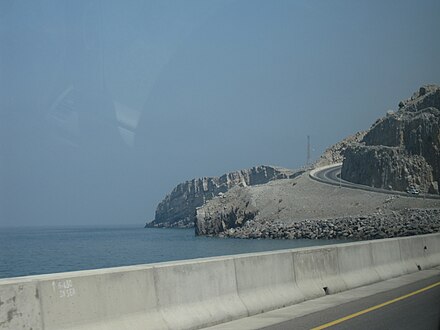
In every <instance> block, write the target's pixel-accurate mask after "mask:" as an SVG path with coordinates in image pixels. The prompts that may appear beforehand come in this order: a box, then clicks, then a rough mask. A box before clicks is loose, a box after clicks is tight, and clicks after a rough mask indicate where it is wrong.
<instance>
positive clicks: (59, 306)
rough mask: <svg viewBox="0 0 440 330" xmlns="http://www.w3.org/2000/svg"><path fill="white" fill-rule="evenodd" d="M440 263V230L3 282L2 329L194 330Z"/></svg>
mask: <svg viewBox="0 0 440 330" xmlns="http://www.w3.org/2000/svg"><path fill="white" fill-rule="evenodd" d="M438 265H440V234H431V235H424V236H413V237H407V238H396V239H384V240H375V241H364V242H356V243H344V244H338V245H332V246H325V247H314V248H302V249H294V250H283V251H276V252H265V253H254V254H246V255H237V256H229V257H217V258H205V259H195V260H188V261H180V262H168V263H158V264H150V265H141V266H131V267H118V268H109V269H99V270H91V271H79V272H70V273H60V274H51V275H39V276H29V277H22V278H12V279H2V280H0V329H1V330H5V329H8V330H15V329H30V328H32V330H55V329H56V330H66V329H70V330H80V329H81V330H104V329H105V330H116V329H118V330H120V329H130V330H137V329H197V328H201V327H206V326H210V325H213V324H217V323H222V322H227V321H230V320H233V319H237V318H241V317H245V316H248V315H253V314H256V313H261V312H264V311H268V310H271V309H275V308H280V307H283V306H287V305H292V304H294V303H296V302H299V301H302V300H304V299H311V298H315V297H319V296H323V295H325V294H331V293H335V292H339V291H343V290H347V289H351V288H354V287H357V286H361V285H365V284H369V283H373V282H377V281H380V280H384V279H388V278H391V277H395V276H399V275H402V274H406V273H410V272H415V271H418V270H419V269H427V268H429V267H434V266H438Z"/></svg>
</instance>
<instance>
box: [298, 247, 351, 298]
mask: <svg viewBox="0 0 440 330" xmlns="http://www.w3.org/2000/svg"><path fill="white" fill-rule="evenodd" d="M292 254H293V266H294V270H295V278H296V283H297V285H298V287H299V289H300V290H301V292H303V294H304V296H305V297H306V298H307V299H313V298H317V297H320V296H324V295H326V294H331V293H336V292H340V291H344V290H346V289H347V285H346V284H345V282H344V280H343V279H342V278H341V276H340V272H339V264H338V254H337V248H336V247H335V246H327V247H320V248H304V249H297V250H294V251H293V252H292Z"/></svg>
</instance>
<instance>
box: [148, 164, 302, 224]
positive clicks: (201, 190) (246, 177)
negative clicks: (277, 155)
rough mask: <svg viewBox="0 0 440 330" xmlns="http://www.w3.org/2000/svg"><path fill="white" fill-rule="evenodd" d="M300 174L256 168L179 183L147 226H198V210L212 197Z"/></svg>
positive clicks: (278, 168) (284, 170) (268, 167)
mask: <svg viewBox="0 0 440 330" xmlns="http://www.w3.org/2000/svg"><path fill="white" fill-rule="evenodd" d="M301 173H302V172H300V171H292V170H289V169H285V168H281V167H276V166H264V165H263V166H256V167H252V168H250V169H245V170H240V171H235V172H230V173H226V174H223V175H222V176H220V177H203V178H197V179H192V180H189V181H185V182H183V183H180V184H178V185H177V186H176V187H175V188H174V189H173V190H172V191H171V193H170V194H168V195H167V196H165V198H164V199H163V200H162V201H161V202H160V203H159V205H158V206H157V208H156V213H155V217H154V220H153V221H152V222H150V223H147V224H146V227H167V228H171V227H178V228H188V227H194V215H195V214H196V208H198V207H200V206H202V205H203V204H205V203H206V202H207V201H209V200H211V199H212V198H214V197H216V196H219V195H222V194H224V193H226V192H227V191H228V190H229V189H231V188H233V187H235V186H240V187H248V186H254V185H259V184H265V183H268V182H270V181H273V180H279V179H289V178H294V177H296V176H298V175H300V174H301Z"/></svg>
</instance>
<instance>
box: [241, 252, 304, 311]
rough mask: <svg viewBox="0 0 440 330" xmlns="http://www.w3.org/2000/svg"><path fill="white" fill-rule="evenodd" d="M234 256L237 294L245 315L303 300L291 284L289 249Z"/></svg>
mask: <svg viewBox="0 0 440 330" xmlns="http://www.w3.org/2000/svg"><path fill="white" fill-rule="evenodd" d="M234 259H235V260H234V261H235V272H236V278H237V290H238V295H239V296H240V298H241V300H242V301H243V303H244V305H245V306H246V308H247V310H248V312H249V315H254V314H258V313H262V312H266V311H269V310H273V309H276V308H281V307H285V306H287V305H292V304H294V303H296V302H299V301H303V300H304V299H305V297H304V295H303V294H302V293H301V291H300V290H299V289H298V287H297V285H296V283H295V274H294V271H293V260H292V253H291V252H290V251H286V252H282V251H278V252H274V253H260V254H255V255H247V256H246V255H245V256H237V257H235V258H234Z"/></svg>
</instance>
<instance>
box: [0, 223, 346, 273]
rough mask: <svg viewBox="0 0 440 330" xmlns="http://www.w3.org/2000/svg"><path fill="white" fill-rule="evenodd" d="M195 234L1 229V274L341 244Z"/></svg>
mask: <svg viewBox="0 0 440 330" xmlns="http://www.w3.org/2000/svg"><path fill="white" fill-rule="evenodd" d="M341 242H343V241H340V240H305V239H298V240H275V239H259V240H257V239H252V240H250V239H230V238H215V237H199V236H195V235H194V229H163V228H162V229H161V228H143V227H142V226H140V225H130V226H128V225H124V226H78V227H31V228H0V278H10V277H18V276H28V275H37V274H48V273H58V272H66V271H76V270H85V269H97V268H107V267H116V266H127V265H138V264H148V263H156V262H162V261H172V260H183V259H193V258H202V257H212V256H222V255H233V254H240V253H249V252H261V251H273V250H281V249H292V248H298V247H306V246H316V245H327V244H335V243H341Z"/></svg>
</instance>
